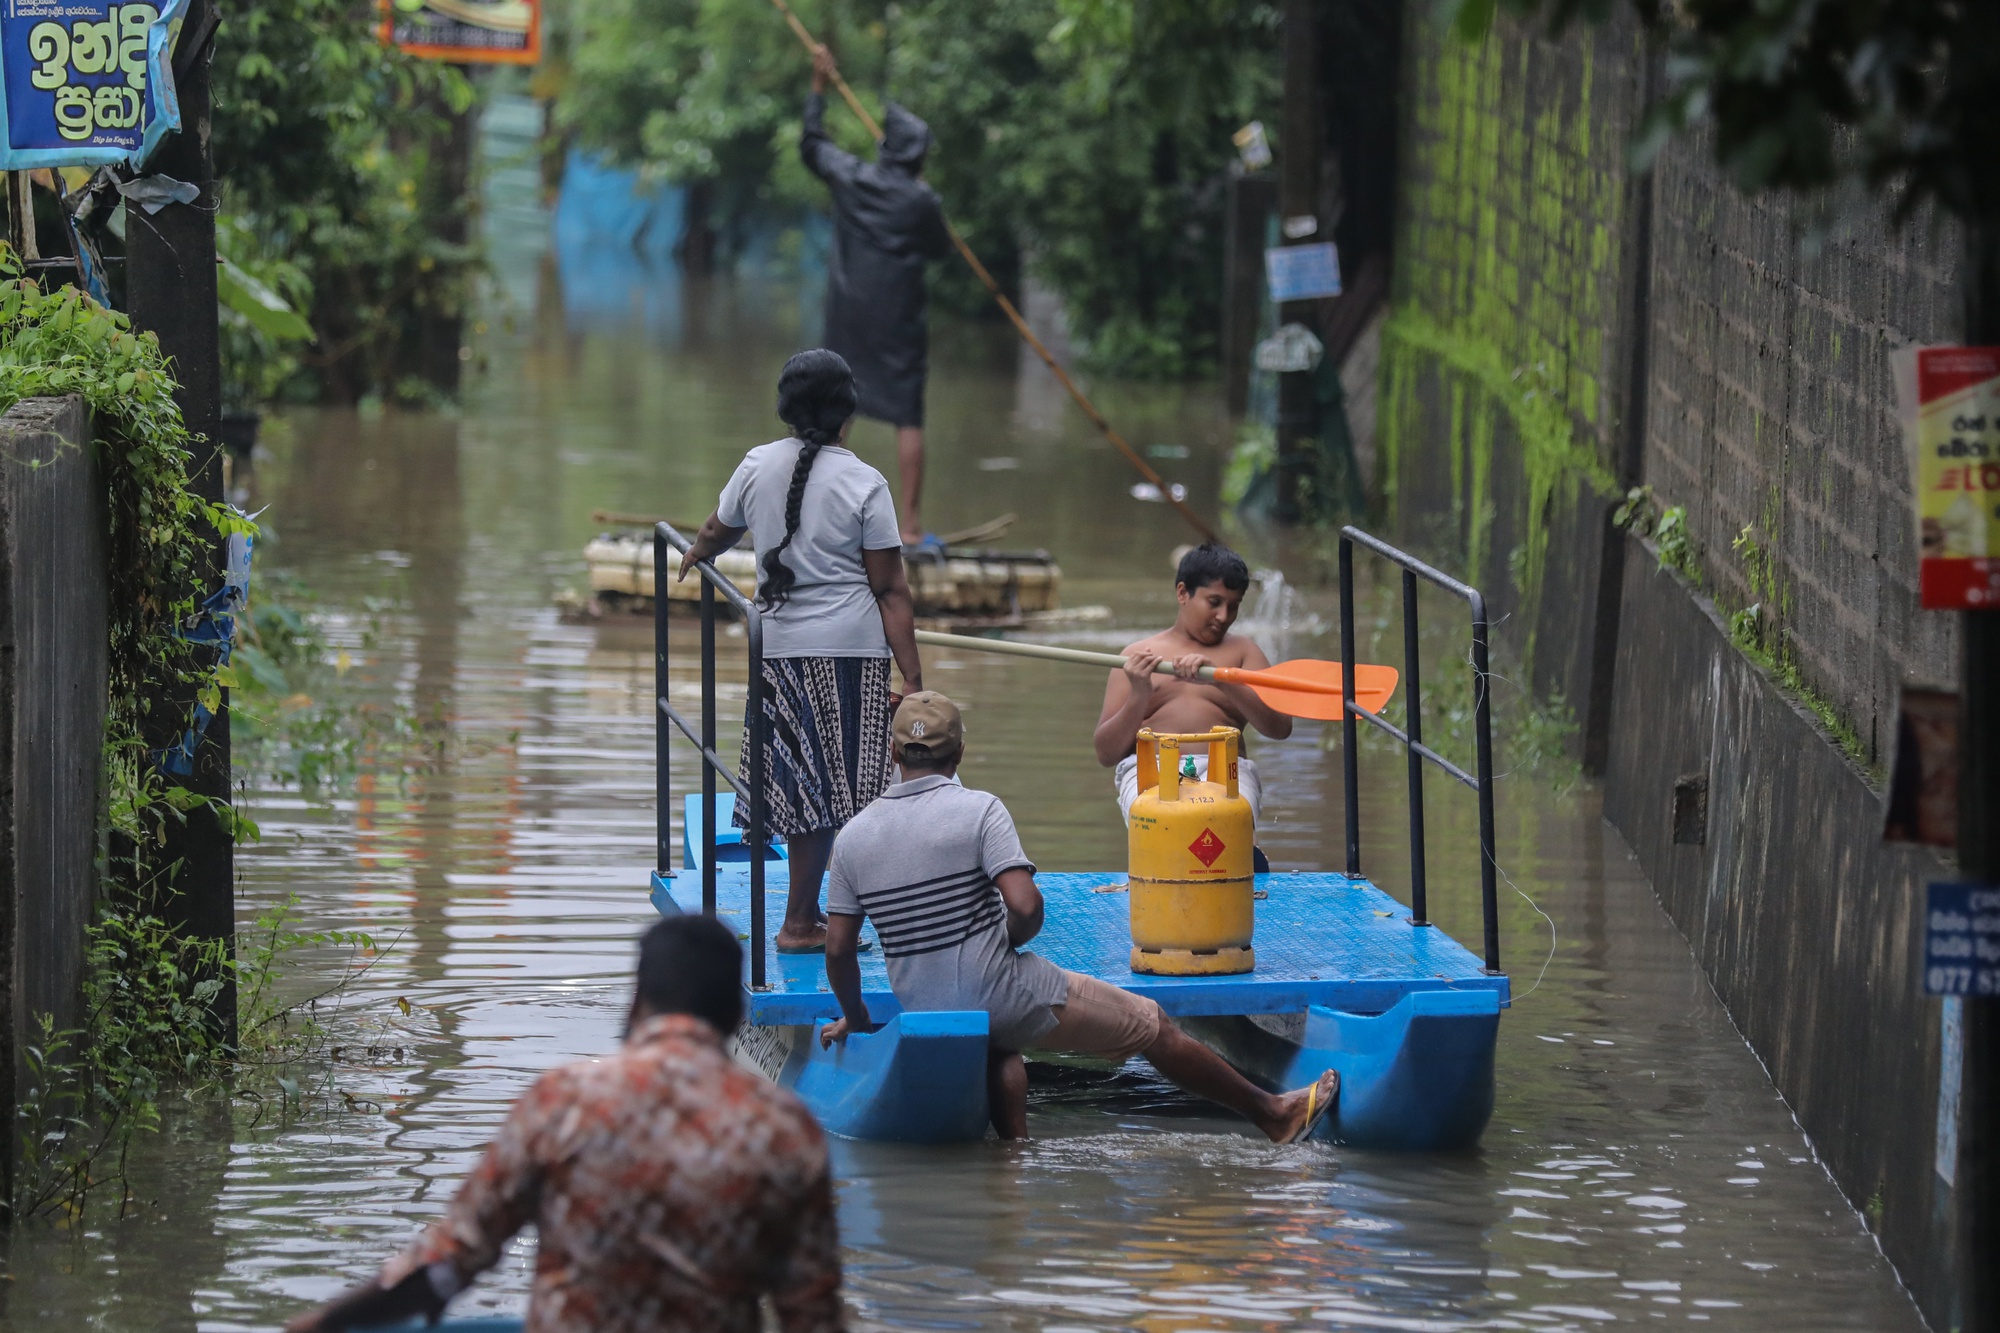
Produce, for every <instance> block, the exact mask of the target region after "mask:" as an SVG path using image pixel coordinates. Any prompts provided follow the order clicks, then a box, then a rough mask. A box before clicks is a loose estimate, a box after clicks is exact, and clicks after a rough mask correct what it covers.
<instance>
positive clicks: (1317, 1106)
mask: <svg viewBox="0 0 2000 1333" xmlns="http://www.w3.org/2000/svg"><path fill="white" fill-rule="evenodd" d="M1327 1074H1332V1075H1333V1090H1332V1091H1330V1092H1328V1093H1327V1094H1326V1100H1325V1101H1321V1100H1320V1099H1319V1088H1320V1084H1322V1083H1324V1082H1326V1077H1327ZM1339 1102H1340V1075H1339V1074H1338V1073H1337V1072H1335V1071H1334V1070H1331V1069H1329V1070H1327V1071H1326V1074H1321V1075H1320V1076H1319V1077H1318V1078H1316V1079H1314V1080H1313V1081H1312V1086H1311V1087H1310V1088H1307V1089H1306V1118H1305V1123H1304V1124H1302V1125H1300V1126H1299V1131H1298V1133H1296V1134H1294V1135H1292V1136H1291V1137H1290V1138H1288V1139H1286V1140H1285V1142H1286V1143H1303V1142H1305V1140H1306V1139H1308V1138H1310V1137H1311V1136H1312V1132H1313V1131H1314V1130H1315V1129H1318V1128H1319V1122H1320V1121H1322V1120H1324V1119H1326V1113H1327V1112H1328V1111H1331V1110H1332V1109H1333V1108H1334V1107H1335V1106H1336V1105H1337V1104H1339Z"/></svg>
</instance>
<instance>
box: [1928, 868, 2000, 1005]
mask: <svg viewBox="0 0 2000 1333" xmlns="http://www.w3.org/2000/svg"><path fill="white" fill-rule="evenodd" d="M1924 994H1926V995H1988V996H2000V885H1994V884H1937V883H1934V884H1932V885H1930V886H1929V892H1928V893H1927V894H1926V895H1925V902H1924Z"/></svg>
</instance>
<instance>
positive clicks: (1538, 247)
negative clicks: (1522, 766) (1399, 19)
mask: <svg viewBox="0 0 2000 1333" xmlns="http://www.w3.org/2000/svg"><path fill="white" fill-rule="evenodd" d="M1405 15H1406V18H1405V22H1406V24H1407V25H1408V27H1407V30H1406V32H1405V42H1404V49H1405V66H1404V78H1403V99H1402V100H1403V122H1402V124H1403V129H1402V135H1403V137H1402V144H1401V155H1402V162H1403V168H1402V179H1401V192H1400V198H1399V208H1398V213H1399V217H1398V235H1397V252H1396V280H1395V290H1394V301H1393V313H1392V315H1391V317H1390V320H1389V322H1388V324H1387V326H1386V327H1385V329H1384V336H1383V352H1382V373H1381V380H1380V388H1379V405H1378V412H1379V418H1378V430H1379V432H1380V440H1381V444H1380V449H1381V454H1380V458H1381V462H1380V465H1379V475H1380V477H1381V489H1382V498H1383V500H1384V501H1385V503H1386V505H1387V507H1388V509H1389V512H1390V513H1391V515H1392V526H1393V527H1394V528H1396V530H1398V531H1399V532H1400V533H1401V534H1402V535H1403V536H1404V537H1405V538H1409V539H1412V540H1416V541H1419V542H1421V543H1423V544H1425V545H1429V546H1434V547H1435V546H1444V547H1447V548H1455V549H1456V550H1457V551H1458V552H1459V553H1461V554H1462V558H1463V560H1464V566H1463V567H1464V568H1465V569H1466V570H1467V571H1468V572H1469V573H1470V575H1471V577H1472V579H1473V580H1474V581H1475V582H1477V583H1479V584H1481V585H1482V586H1483V587H1485V588H1487V589H1488V590H1489V594H1490V595H1491V596H1492V598H1493V601H1494V603H1495V608H1496V611H1497V612H1498V614H1500V615H1501V616H1503V617H1506V618H1507V620H1506V627H1505V629H1504V630H1503V632H1504V633H1507V634H1508V635H1509V637H1510V638H1511V639H1512V640H1513V641H1514V643H1515V644H1516V646H1517V647H1519V648H1521V649H1523V650H1526V651H1528V652H1529V653H1530V655H1531V657H1532V658H1533V659H1534V660H1535V664H1536V675H1537V679H1538V683H1539V684H1540V685H1541V686H1542V687H1543V689H1544V690H1545V692H1550V693H1559V694H1562V695H1564V696H1566V697H1567V698H1569V699H1570V700H1571V701H1572V702H1575V703H1577V704H1579V705H1583V704H1584V703H1586V701H1587V695H1588V693H1589V682H1588V671H1589V667H1588V658H1587V655H1586V656H1584V657H1578V656H1577V655H1576V654H1574V653H1572V652H1570V651H1569V650H1568V644H1567V643H1565V644H1564V645H1563V646H1561V647H1557V648H1554V649H1552V650H1551V651H1547V652H1539V653H1538V652H1536V651H1535V649H1536V646H1537V641H1538V640H1539V639H1541V638H1543V637H1545V635H1544V631H1543V620H1544V618H1545V614H1544V613H1545V609H1546V608H1547V607H1548V606H1549V605H1550V603H1551V602H1555V603H1558V604H1560V605H1561V606H1562V607H1564V608H1569V607H1572V606H1573V605H1574V604H1575V603H1576V602H1577V600H1578V599H1579V598H1581V599H1582V600H1583V601H1584V602H1586V603H1588V602H1589V601H1590V600H1591V598H1592V588H1593V587H1594V585H1595V582H1596V570H1595V567H1594V565H1592V566H1591V567H1590V568H1587V569H1584V568H1578V567H1577V565H1576V562H1574V561H1568V560H1564V561H1557V562H1554V564H1552V563H1551V561H1550V559H1549V553H1550V546H1551V542H1552V541H1559V542H1562V543H1564V544H1574V543H1577V542H1582V543H1584V544H1586V545H1589V544H1591V543H1592V542H1593V541H1594V540H1595V539H1594V536H1593V534H1594V533H1595V532H1596V531H1597V530H1598V529H1599V528H1600V527H1601V526H1602V502H1603V501H1604V500H1605V499H1606V498H1607V497H1610V496H1612V495H1614V494H1616V492H1617V490H1618V489H1619V487H1618V477H1617V474H1618V468H1617V465H1616V461H1615V460H1616V455H1617V451H1618V423H1619V422H1620V420H1621V418H1622V408H1623V395H1624V379H1623V377H1622V376H1621V371H1620V366H1621V364H1622V363H1623V357H1622V355H1621V352H1622V349H1623V347H1624V345H1625V341H1626V330H1625V307H1626V306H1627V305H1628V304H1629V303H1628V302H1627V301H1626V299H1625V293H1626V292H1627V291H1628V290H1629V288H1630V286H1631V283H1630V280H1629V277H1628V273H1629V267H1630V264H1631V262H1632V256H1631V255H1630V253H1629V250H1630V246H1629V244H1628V241H1627V232H1628V227H1627V225H1626V221H1627V214H1628V211H1629V209H1630V208H1631V203H1630V196H1631V194H1632V189H1631V185H1630V182H1629V181H1628V179H1627V177H1626V174H1625V172H1624V170H1623V160H1624V157H1623V155H1624V144H1625V140H1626V136H1627V135H1628V133H1629V131H1630V127H1631V124H1632V120H1633V115H1634V110H1635V108H1636V106H1637V104H1638V97H1639V89H1640V79H1641V77H1642V69H1643V66H1642V62H1641V60H1640V54H1639V49H1638V45H1637V42H1636V38H1635V37H1634V36H1633V35H1632V34H1630V33H1626V32H1624V31H1623V30H1622V29H1618V28H1613V29H1612V30H1609V31H1607V32H1606V33H1604V34H1600V35H1595V36H1581V35H1579V36H1572V37H1570V38H1568V39H1566V40H1564V41H1559V42H1558V41H1550V40H1547V39H1545V38H1542V37H1539V36H1534V35H1531V34H1530V33H1529V32H1528V31H1526V30H1524V29H1522V28H1521V27H1519V26H1517V25H1514V24H1511V23H1509V22H1508V21H1506V20H1504V19H1503V20H1502V21H1500V22H1499V23H1497V24H1496V25H1495V28H1494V31H1493V32H1492V34H1491V35H1489V36H1488V37H1487V39H1486V40H1485V41H1483V42H1481V43H1479V44H1477V45H1471V44H1467V43H1465V42H1463V41H1461V40H1459V39H1458V38H1457V37H1455V36H1454V35H1452V34H1451V33H1450V32H1448V31H1447V30H1446V29H1444V28H1443V27H1442V25H1440V24H1439V23H1438V22H1437V21H1436V20H1435V19H1434V18H1433V17H1432V14H1431V9H1430V7H1429V6H1424V5H1410V6H1407V7H1406V8H1405ZM1552 579H1553V582H1551V580H1552ZM1556 628H1557V630H1558V632H1559V633H1561V635H1562V637H1563V638H1564V639H1565V640H1567V639H1568V638H1570V637H1572V635H1571V634H1570V632H1569V630H1568V629H1567V628H1566V627H1562V626H1558V627H1556ZM1584 637H1585V638H1586V639H1587V638H1588V635H1585V636H1584Z"/></svg>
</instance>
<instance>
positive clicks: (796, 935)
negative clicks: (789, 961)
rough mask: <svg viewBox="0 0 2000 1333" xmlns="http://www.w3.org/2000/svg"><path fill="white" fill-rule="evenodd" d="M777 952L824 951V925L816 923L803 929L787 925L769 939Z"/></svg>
mask: <svg viewBox="0 0 2000 1333" xmlns="http://www.w3.org/2000/svg"><path fill="white" fill-rule="evenodd" d="M771 942H772V943H773V944H774V945H776V946H777V949H778V952H779V953H825V952H826V927H825V926H822V925H819V924H817V923H815V924H813V925H812V926H809V927H807V928H805V929H803V930H801V929H799V928H798V927H796V926H791V925H787V926H785V927H784V928H783V929H782V930H780V931H779V932H778V938H777V939H775V940H773V941H771Z"/></svg>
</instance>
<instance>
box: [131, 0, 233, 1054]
mask: <svg viewBox="0 0 2000 1333" xmlns="http://www.w3.org/2000/svg"><path fill="white" fill-rule="evenodd" d="M214 2H215V0H190V3H189V5H188V12H187V17H186V18H185V19H184V20H183V23H182V33H183V35H184V39H185V38H187V37H193V38H194V39H195V41H196V47H195V48H194V49H192V50H183V51H182V52H181V53H180V54H179V55H178V56H177V58H176V60H175V62H174V75H175V83H176V86H177V91H178V92H179V95H180V106H181V129H180V132H179V133H177V134H173V135H170V136H169V137H168V138H167V140H166V141H165V142H164V143H163V144H161V145H160V148H159V151H158V152H157V153H156V154H154V156H153V158H152V160H151V161H150V162H148V163H147V170H148V171H149V172H153V173H155V174H158V175H163V176H171V177H173V178H175V179H176V180H183V181H187V182H189V183H190V184H193V185H196V186H198V187H200V190H201V193H200V194H199V195H198V196H197V197H196V198H195V200H194V202H193V203H187V204H182V203H170V204H168V205H167V206H166V207H165V208H162V209H161V210H160V211H159V212H157V213H147V212H146V211H145V210H144V209H141V208H136V207H128V208H127V209H126V210H125V216H126V223H125V238H126V261H125V262H126V298H127V299H126V304H127V306H128V313H129V314H130V315H131V317H132V323H133V326H134V327H135V328H139V329H151V330H153V332H154V333H156V334H158V335H159V339H160V350H161V351H162V352H163V353H165V354H166V356H167V357H168V358H170V360H171V362H172V365H173V373H174V379H175V381H176V383H177V384H178V385H179V388H178V389H177V390H176V391H175V394H174V398H175V401H176V402H177V403H178V404H179V405H180V409H181V416H182V419H183V420H184V421H185V422H186V423H187V428H188V432H189V434H190V435H192V436H193V437H194V458H193V460H192V461H191V462H190V464H189V469H188V470H189V474H190V475H189V481H190V488H191V489H192V490H193V491H194V493H195V494H196V495H198V496H200V497H201V498H202V499H204V500H211V501H219V500H221V499H223V498H224V497H223V490H222V449H221V447H220V445H219V444H218V443H217V442H216V441H217V430H216V423H217V420H218V419H219V418H220V417H221V415H222V363H221V346H220V344H221V331H220V329H219V327H218V325H217V320H216V305H215V262H216V261H215V208H216V196H215V171H214V167H213V164H212V162H211V159H210V156H209V146H208V133H209V60H210V57H211V55H212V54H213V50H212V46H211V44H210V42H209V41H208V40H207V37H208V35H209V34H212V32H213V30H214V25H213V23H212V21H211V19H210V11H211V10H212V8H213V5H214ZM221 567H222V555H221V545H220V541H219V539H218V543H217V549H216V556H215V567H214V571H213V572H215V573H219V572H220V570H221ZM201 591H202V592H204V593H205V592H206V591H207V590H206V589H202V590H201ZM228 701H229V693H228V691H227V690H225V691H223V696H222V704H221V706H220V707H218V708H217V709H216V711H215V717H214V718H213V719H212V720H211V721H210V722H209V725H208V731H207V734H206V735H205V736H204V737H203V739H202V743H201V746H200V748H199V749H198V750H197V751H196V752H195V757H194V773H193V775H192V776H191V777H190V778H189V779H188V780H187V783H186V785H187V786H188V787H189V788H191V789H192V790H193V791H195V792H196V793H198V794H200V795H202V796H207V797H210V798H212V799H214V800H218V801H222V802H225V803H226V802H228V800H229V798H230V786H229V702H228ZM158 702H159V703H161V704H163V705H164V707H162V708H156V709H155V713H156V714H157V715H158V719H157V720H156V721H155V722H153V724H152V726H151V727H150V728H149V734H148V738H147V739H148V741H149V743H151V744H152V745H154V746H155V747H159V746H163V745H166V744H172V743H175V742H178V741H179V740H180V735H181V728H182V727H184V726H185V725H186V718H187V715H188V708H189V706H190V705H191V704H192V703H193V700H192V699H189V698H183V697H181V695H180V693H179V687H178V685H177V684H176V685H169V686H167V687H165V688H163V689H162V690H161V695H160V698H159V700H158ZM167 829H168V831H167V839H166V844H165V845H164V846H162V847H159V848H155V849H150V850H149V851H147V852H142V855H143V856H147V857H148V860H149V865H148V869H149V870H151V871H153V872H154V873H156V874H160V872H165V871H167V870H170V869H172V870H173V871H174V873H173V878H172V885H173V890H174V891H173V892H171V893H169V894H167V895H164V899H163V901H160V902H158V903H157V904H155V907H156V908H157V910H158V911H159V912H160V913H161V916H162V918H163V919H164V920H165V921H166V922H167V924H168V925H170V926H172V927H174V928H175V929H176V930H178V931H179V932H180V933H182V934H183V935H186V936H188V937H190V938H193V939H200V940H216V941H221V942H223V943H224V945H225V947H233V945H234V942H235V939H236V894H235V868H236V861H235V855H236V852H235V839H234V832H233V830H232V829H231V828H230V827H228V825H227V824H226V823H225V822H224V821H222V820H220V819H218V818H217V817H216V816H215V815H214V814H213V813H212V812H210V811H209V810H207V809H196V810H191V811H189V812H188V816H187V819H186V820H185V822H169V824H168V826H167ZM160 877H161V879H162V880H164V878H165V877H164V874H160ZM222 980H223V983H224V989H223V991H222V993H221V994H220V995H219V996H217V998H216V1001H215V1015H216V1018H217V1020H218V1022H219V1023H220V1024H221V1026H222V1027H223V1029H224V1031H225V1033H226V1037H227V1040H228V1041H230V1042H231V1043H232V1044H233V1043H234V1042H235V1040H236V990H235V987H234V985H233V983H232V982H231V981H230V974H228V973H225V974H224V975H223V977H222Z"/></svg>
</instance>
